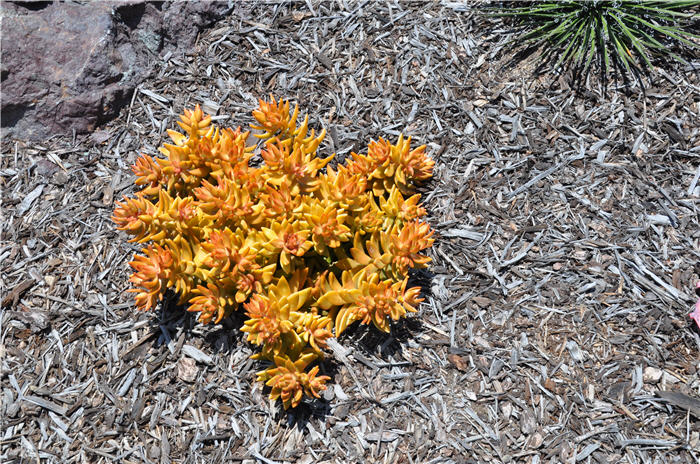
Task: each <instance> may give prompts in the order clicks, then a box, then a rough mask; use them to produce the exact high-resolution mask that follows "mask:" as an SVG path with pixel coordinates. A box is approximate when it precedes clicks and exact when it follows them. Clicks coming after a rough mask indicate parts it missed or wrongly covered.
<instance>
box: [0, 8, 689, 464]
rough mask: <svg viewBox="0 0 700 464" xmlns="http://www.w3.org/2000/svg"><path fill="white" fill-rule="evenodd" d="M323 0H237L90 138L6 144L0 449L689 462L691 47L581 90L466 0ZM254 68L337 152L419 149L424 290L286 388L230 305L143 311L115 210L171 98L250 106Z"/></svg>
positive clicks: (281, 457)
mask: <svg viewBox="0 0 700 464" xmlns="http://www.w3.org/2000/svg"><path fill="white" fill-rule="evenodd" d="M316 3H317V2H308V1H307V2H291V3H286V2H285V3H284V4H279V5H270V4H253V3H243V4H242V6H241V7H239V8H237V9H236V10H235V14H233V15H232V16H230V17H229V18H227V19H226V20H224V21H222V22H220V23H218V24H217V25H216V26H215V27H214V28H212V29H211V30H209V31H207V32H206V33H204V34H202V35H201V36H200V38H199V40H198V43H197V46H196V47H195V49H193V50H192V53H190V54H187V55H184V56H174V55H166V56H164V57H162V58H161V66H160V68H159V70H158V71H157V72H156V73H154V74H153V75H152V76H151V77H150V78H149V79H148V80H147V81H146V82H145V83H144V84H143V85H141V86H140V87H139V89H138V90H137V92H136V93H135V94H134V96H133V100H132V102H131V105H130V106H129V107H128V108H127V109H125V110H124V111H123V112H122V114H121V116H120V117H119V119H117V120H115V121H113V122H112V123H110V124H108V125H106V126H105V127H102V128H100V129H98V130H97V131H96V132H94V133H93V134H91V135H89V136H78V137H55V138H52V139H49V140H46V141H45V142H43V143H25V142H23V141H21V140H4V141H3V142H2V159H1V162H0V163H1V164H0V183H1V185H2V192H3V193H2V213H1V214H2V221H1V222H0V227H2V244H1V246H0V269H1V271H2V282H1V283H2V285H3V293H2V313H0V363H1V367H0V369H2V371H1V373H0V380H1V384H0V388H1V396H0V461H2V462H30V461H42V462H44V461H45V462H154V463H170V462H224V461H225V462H238V461H242V462H247V463H252V462H263V463H271V462H300V463H311V462H404V463H418V462H420V463H438V462H445V463H447V462H455V463H462V462H527V463H539V462H552V463H556V462H567V463H575V462H583V463H608V462H620V463H640V462H641V463H651V462H665V463H673V462H678V463H687V462H695V461H697V460H698V459H699V458H700V423H699V422H698V414H699V413H700V407H699V406H698V402H699V401H698V398H699V397H700V375H699V374H698V369H699V368H700V361H699V356H698V353H699V352H700V332H698V330H697V328H696V327H694V326H693V323H692V321H691V320H690V318H688V313H689V312H690V308H691V306H692V304H693V301H694V300H693V290H694V285H695V281H696V280H697V279H698V274H700V265H699V263H700V259H699V257H700V251H699V250H700V228H699V227H698V224H699V219H700V209H699V205H700V200H699V199H700V182H699V177H700V116H699V115H700V80H699V78H698V74H697V72H696V71H693V67H692V65H693V63H691V64H690V65H687V66H686V65H675V66H671V67H670V68H667V69H666V70H665V71H664V70H662V69H659V70H658V71H657V73H656V74H655V75H654V77H652V78H651V79H650V80H648V81H647V83H648V85H647V89H646V96H642V95H641V93H640V92H639V89H633V92H632V93H631V94H630V95H629V96H628V95H626V94H625V93H624V92H623V91H621V90H620V89H616V88H615V86H614V85H613V86H611V87H612V88H611V89H610V90H609V92H608V95H607V96H604V95H602V92H601V86H600V85H599V84H598V83H597V81H596V80H595V78H594V77H593V76H592V77H591V78H590V82H589V83H588V86H587V90H585V91H583V92H580V93H576V92H574V91H573V90H572V89H571V88H570V87H569V85H568V84H567V82H568V79H567V78H566V77H562V78H557V77H552V76H542V77H532V74H531V69H532V64H531V62H530V61H528V60H525V61H523V62H519V63H512V62H511V60H512V53H511V52H512V44H509V43H508V40H509V39H510V38H511V36H510V35H509V32H510V31H509V30H507V29H506V28H504V26H502V25H501V23H499V22H496V21H491V20H489V19H484V18H483V17H482V16H480V15H479V14H478V13H477V12H475V11H474V10H473V9H471V8H468V7H465V6H463V4H462V3H461V2H454V3H453V2H443V4H438V3H423V2H410V3H406V4H399V3H398V2H397V3H389V2H387V3H381V4H375V3H367V2H363V3H362V4H358V3H356V2H342V1H341V2H334V3H330V2H322V3H321V4H316ZM697 64H698V63H697V60H695V65H696V66H697ZM270 93H272V94H274V95H275V96H278V97H284V98H289V99H290V100H291V101H292V102H293V103H298V104H299V106H300V108H301V109H302V110H303V111H305V112H306V113H308V114H309V116H310V122H311V125H312V126H315V127H318V128H321V127H325V128H326V129H327V130H328V137H327V139H326V142H325V146H324V147H323V148H322V150H324V151H325V152H327V153H331V152H336V153H337V154H338V157H339V158H340V159H343V157H345V156H348V155H349V154H350V153H351V152H352V151H355V152H359V151H362V150H363V149H364V147H365V146H366V144H367V142H368V141H369V140H370V139H372V138H378V137H385V138H389V139H395V138H396V137H397V136H398V134H399V133H401V132H403V133H404V134H407V135H411V136H412V137H413V140H414V143H416V144H423V143H425V144H427V145H428V147H429V151H430V153H431V154H432V156H433V157H434V158H435V160H436V169H435V176H434V179H433V180H432V181H430V182H429V183H428V184H426V185H425V186H424V187H423V188H422V193H423V194H424V196H423V199H424V201H425V203H426V208H427V209H428V211H429V217H428V220H429V222H430V223H431V224H432V226H433V227H434V228H435V229H436V231H437V240H436V242H435V245H434V247H433V248H432V249H431V250H430V255H431V256H432V258H433V260H434V261H433V263H432V265H431V267H430V268H429V270H428V271H427V272H421V273H417V274H416V276H415V281H416V282H417V283H418V284H421V285H423V286H424V290H425V298H426V300H425V303H424V304H423V305H422V306H421V310H420V312H419V313H418V314H416V315H412V316H410V317H409V318H408V319H407V320H405V321H403V322H401V323H399V324H396V325H395V326H394V327H393V331H392V334H391V335H388V336H387V335H384V334H381V333H379V332H377V331H376V330H371V329H368V328H367V327H365V326H362V327H356V328H352V329H350V330H349V331H348V335H343V336H342V337H341V339H340V340H339V341H338V345H337V346H335V350H333V351H332V352H331V353H329V357H328V360H327V361H326V362H324V364H323V367H322V369H323V371H325V373H326V374H327V375H331V376H332V381H331V382H330V384H329V388H328V390H327V391H326V392H325V394H324V395H323V399H322V400H317V401H313V402H311V401H308V400H306V401H305V402H304V403H303V404H302V405H301V406H300V407H299V408H298V409H297V410H295V411H288V412H285V411H284V410H283V409H282V406H281V404H280V403H271V402H270V401H269V400H268V399H267V393H268V392H267V391H266V389H264V388H263V386H262V385H261V384H260V383H258V382H256V381H255V372H256V371H257V370H260V369H261V368H262V365H261V364H260V363H258V362H255V361H252V360H250V359H249V358H250V355H251V354H252V353H253V351H252V349H251V346H250V345H248V344H247V343H246V342H245V341H244V339H243V337H242V334H241V332H240V331H239V328H240V325H241V318H240V317H232V318H230V319H228V320H226V321H225V322H224V324H223V325H219V326H214V325H209V326H202V325H199V324H197V323H195V321H194V319H193V317H192V316H191V315H190V314H188V313H186V312H184V311H183V310H182V308H177V307H175V304H174V301H173V300H172V299H168V300H166V301H165V303H164V304H163V305H162V307H160V308H159V309H158V310H157V311H155V312H151V313H138V312H136V311H135V310H134V307H133V303H132V301H131V297H130V295H129V294H127V293H125V290H126V288H128V281H127V279H128V274H129V272H130V271H129V268H128V265H127V263H128V261H130V260H131V258H132V256H133V253H134V252H135V251H136V250H137V248H136V247H135V246H133V245H131V244H128V243H127V242H126V236H125V235H124V234H122V233H117V232H116V231H115V229H114V226H113V224H112V223H111V221H110V219H109V216H110V214H111V212H112V209H113V208H114V202H115V201H116V200H119V199H120V198H121V197H122V196H123V195H130V194H132V193H133V192H134V191H135V186H134V184H133V180H134V177H133V175H132V173H131V171H130V169H129V167H130V165H131V164H132V163H133V162H134V160H135V159H136V158H137V157H138V156H139V154H140V153H148V154H151V155H153V154H156V152H157V148H158V146H159V145H160V144H162V143H163V142H164V141H165V140H166V139H167V134H166V133H165V130H166V129H169V128H174V127H175V121H176V120H177V115H178V114H179V113H181V112H182V110H183V109H184V108H191V107H193V106H194V105H195V104H197V103H199V104H201V105H202V106H203V108H204V109H205V111H207V112H209V113H210V114H213V115H215V117H214V119H215V120H216V123H217V124H220V125H224V126H227V125H233V126H238V125H243V126H245V125H247V124H248V123H250V122H251V116H250V112H251V110H252V109H253V108H254V107H255V106H256V104H257V101H256V99H257V98H258V97H265V96H267V95H268V94H270Z"/></svg>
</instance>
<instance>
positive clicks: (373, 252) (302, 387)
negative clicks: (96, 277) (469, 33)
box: [112, 98, 434, 409]
mask: <svg viewBox="0 0 700 464" xmlns="http://www.w3.org/2000/svg"><path fill="white" fill-rule="evenodd" d="M253 116H254V118H255V120H256V121H257V124H255V125H252V126H251V127H252V129H254V130H256V131H257V133H256V134H255V137H258V138H260V139H262V143H261V144H260V145H261V149H260V153H259V154H260V158H261V159H262V162H261V163H259V165H257V166H256V165H253V163H251V158H253V157H254V155H255V151H254V150H255V144H251V143H248V139H249V137H250V135H251V133H250V132H249V131H245V132H244V131H242V130H241V128H240V127H239V128H237V129H231V128H227V129H222V128H217V127H215V126H213V125H212V124H211V118H210V117H209V116H205V115H204V114H203V112H202V110H201V109H200V108H199V106H197V107H196V108H195V109H194V110H185V112H184V114H183V115H182V116H181V121H180V122H178V124H179V126H180V127H181V128H182V130H183V131H184V132H177V131H172V130H169V131H168V135H169V136H170V139H171V140H172V143H165V144H164V145H163V146H162V147H161V148H160V153H161V154H162V155H163V157H152V156H148V155H142V156H141V157H140V158H139V159H138V160H137V161H136V163H135V164H134V166H133V171H134V173H135V175H136V176H137V178H136V181H135V182H136V184H137V185H138V186H140V187H141V190H140V191H139V192H137V193H136V194H135V196H134V197H131V198H126V197H125V198H124V200H123V201H122V202H120V203H118V204H117V207H116V209H115V211H114V214H113V217H112V219H113V221H114V222H115V223H116V224H117V228H118V229H120V230H123V231H125V232H127V233H128V234H129V235H131V236H132V237H131V240H130V241H132V242H136V243H139V244H143V245H144V248H143V249H142V251H141V253H140V254H137V255H136V256H135V257H134V259H133V261H131V263H130V265H131V267H132V268H133V270H134V273H133V274H132V275H131V277H130V281H131V283H132V285H133V288H131V289H130V290H129V291H130V292H132V293H134V295H135V301H136V306H137V307H138V308H139V309H142V310H148V309H151V308H153V307H154V306H155V305H156V304H157V302H158V301H159V300H161V299H162V297H163V294H164V292H165V291H166V290H167V289H168V288H171V289H173V290H174V291H175V292H177V294H178V296H179V301H180V304H183V305H186V307H187V310H188V311H192V312H196V313H198V314H199V317H198V319H199V321H200V322H202V323H208V322H214V323H219V322H220V321H221V320H222V319H224V318H225V317H227V316H228V315H230V314H231V313H232V312H234V311H239V310H240V311H244V312H245V314H246V316H247V317H248V319H247V320H246V321H245V323H244V325H243V327H242V329H241V330H242V331H244V332H246V334H247V340H248V341H249V342H250V343H252V344H254V345H258V346H259V347H260V351H259V352H258V353H257V354H256V355H254V358H255V359H260V360H264V361H267V362H269V363H270V367H269V368H267V369H265V370H263V371H262V372H259V373H258V380H260V381H262V382H265V384H266V385H267V386H269V387H271V392H270V398H271V399H273V400H276V399H278V398H279V399H281V401H282V404H283V406H284V408H285V409H287V408H289V407H296V406H297V405H298V404H299V402H300V401H301V399H302V398H303V396H304V395H307V396H310V397H319V392H321V391H322V390H324V389H325V388H326V381H327V380H329V378H328V377H327V376H325V375H319V366H318V361H319V360H320V359H322V358H323V356H324V351H323V350H324V349H326V348H327V340H328V339H329V338H331V337H338V336H340V334H341V333H342V332H343V331H344V330H345V329H346V328H347V327H348V326H349V325H351V324H353V323H354V322H359V323H361V324H373V325H374V326H375V327H377V328H378V329H379V330H382V331H384V332H388V331H389V330H390V322H391V321H397V320H399V319H400V318H401V317H403V316H405V315H406V313H407V312H414V311H416V306H417V305H418V304H419V303H420V302H421V301H422V299H421V298H420V288H418V287H413V288H407V282H408V272H409V269H411V268H421V267H425V266H427V264H428V262H429V261H430V258H428V257H426V256H424V255H422V254H421V251H422V250H425V249H426V248H428V247H430V246H431V245H432V243H433V238H432V235H433V231H432V230H431V228H430V226H429V225H428V224H427V223H426V222H423V221H421V217H423V216H425V214H426V211H425V209H423V208H422V207H421V206H420V205H419V201H420V195H418V194H413V195H411V194H412V188H413V185H414V184H415V183H417V182H421V181H425V180H426V179H428V178H429V177H430V176H431V175H432V170H433V166H434V161H433V160H431V159H430V158H429V157H428V156H427V155H426V153H425V146H421V147H418V148H414V149H411V146H410V139H404V138H403V136H401V137H399V139H398V141H397V142H396V144H391V143H389V142H387V141H385V140H381V139H380V140H379V141H377V142H371V143H370V144H369V146H368V149H367V153H364V154H356V153H353V154H352V159H349V160H348V161H347V163H346V164H344V165H342V164H339V165H337V166H336V167H335V168H333V167H331V166H329V165H328V164H329V162H330V161H331V159H332V158H333V156H329V157H327V158H320V157H318V156H317V152H318V148H319V146H320V144H321V142H322V141H323V138H324V136H325V131H322V132H320V133H319V134H317V133H316V132H315V131H314V130H313V129H311V130H310V129H309V127H308V116H307V117H306V118H304V120H303V122H302V123H301V124H297V120H298V119H299V118H298V116H299V109H298V107H295V108H294V110H293V112H291V113H290V107H289V102H288V101H283V100H280V101H279V102H277V101H276V100H275V99H274V98H271V101H269V102H267V101H263V100H261V101H260V106H259V108H258V109H257V110H256V111H254V112H253Z"/></svg>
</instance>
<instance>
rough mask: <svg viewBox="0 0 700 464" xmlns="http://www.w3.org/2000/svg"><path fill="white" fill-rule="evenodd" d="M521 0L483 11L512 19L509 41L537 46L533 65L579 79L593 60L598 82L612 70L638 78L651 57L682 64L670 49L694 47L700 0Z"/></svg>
mask: <svg viewBox="0 0 700 464" xmlns="http://www.w3.org/2000/svg"><path fill="white" fill-rule="evenodd" d="M523 3H525V2H518V3H517V4H515V6H511V5H512V4H507V3H506V4H505V5H504V6H499V7H488V8H487V11H488V12H489V13H490V14H491V15H494V16H499V17H511V18H513V19H515V21H516V23H517V24H518V25H519V26H520V27H521V33H520V34H519V35H518V36H517V38H516V39H514V41H515V40H517V41H518V42H521V43H527V44H528V45H530V46H533V47H540V48H543V52H542V54H541V63H540V66H539V68H538V69H542V68H544V67H545V66H547V65H551V64H553V65H554V69H556V70H560V71H563V70H566V69H569V68H573V69H574V70H575V73H574V75H575V76H579V77H581V78H583V77H584V76H586V74H587V73H588V71H589V70H590V69H591V68H592V66H593V65H594V64H596V65H597V67H598V68H599V70H600V73H601V77H602V81H603V83H604V85H605V84H607V79H608V76H609V75H610V74H611V73H613V72H619V73H620V74H621V75H622V77H623V79H624V80H625V82H629V74H632V75H634V76H635V77H636V78H637V79H638V80H639V77H640V75H641V74H642V73H647V74H648V73H649V72H650V71H651V70H652V69H653V64H652V62H653V60H654V59H655V58H661V59H664V58H671V59H674V60H676V61H679V62H682V63H686V60H685V59H684V58H683V56H682V55H683V53H676V52H675V51H674V50H676V51H677V50H679V49H680V50H683V49H685V50H687V49H691V48H698V43H697V40H698V39H700V35H697V34H695V33H692V32H690V29H691V22H692V21H693V20H697V17H698V14H699V13H700V0H680V1H642V0H613V1H609V0H597V1H596V0H593V1H579V0H562V1H558V2H551V1H532V2H528V3H527V4H525V5H524V6H523ZM694 40H695V41H694ZM640 84H641V81H640Z"/></svg>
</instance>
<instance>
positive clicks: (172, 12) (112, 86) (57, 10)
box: [0, 1, 232, 140]
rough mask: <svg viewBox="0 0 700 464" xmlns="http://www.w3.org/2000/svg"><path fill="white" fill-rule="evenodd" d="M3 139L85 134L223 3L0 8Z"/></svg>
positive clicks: (189, 41) (223, 9)
mask: <svg viewBox="0 0 700 464" xmlns="http://www.w3.org/2000/svg"><path fill="white" fill-rule="evenodd" d="M1 8H2V10H1V11H0V14H1V15H2V68H1V69H2V77H1V79H2V119H1V120H2V135H3V137H14V138H19V139H27V140H40V139H44V138H47V137H50V136H52V135H55V134H70V133H71V132H72V131H73V130H75V131H76V132H77V133H83V132H88V131H91V130H93V129H94V128H95V127H97V126H98V125H100V124H102V123H104V122H106V121H109V120H110V119H112V118H114V117H115V116H116V115H118V114H119V110H120V109H121V108H122V107H123V106H124V105H126V104H127V103H128V102H129V100H130V98H131V95H132V93H133V91H134V89H135V88H136V86H137V85H138V84H139V83H140V82H142V81H143V80H144V79H145V78H146V77H147V76H148V75H149V73H150V72H151V71H152V69H153V64H154V63H156V62H157V61H158V57H159V55H163V54H165V53H168V52H172V53H174V54H177V53H180V52H185V51H187V50H188V49H189V48H191V47H192V46H193V45H194V42H195V40H196V37H197V34H198V33H199V31H200V30H202V29H203V28H204V27H207V26H209V25H211V24H212V23H214V22H215V21H217V20H219V19H221V18H222V17H224V16H225V15H226V14H228V13H229V12H230V11H231V9H232V6H231V5H230V4H229V3H227V2H143V1H128V2H116V1H111V2H110V1H107V2H87V3H85V4H78V3H63V2H3V4H2V7H1Z"/></svg>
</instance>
